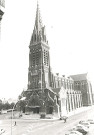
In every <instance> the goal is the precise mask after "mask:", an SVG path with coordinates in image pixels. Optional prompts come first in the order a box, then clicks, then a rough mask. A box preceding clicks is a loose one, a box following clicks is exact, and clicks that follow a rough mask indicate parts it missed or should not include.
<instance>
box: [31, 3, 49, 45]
mask: <svg viewBox="0 0 94 135" xmlns="http://www.w3.org/2000/svg"><path fill="white" fill-rule="evenodd" d="M40 41H43V42H45V43H46V44H47V45H48V41H47V38H46V32H45V26H43V24H42V19H41V15H40V10H39V4H38V1H37V10H36V17H35V25H34V30H33V34H32V38H31V42H30V46H31V45H32V44H33V45H34V44H35V43H37V42H40Z"/></svg>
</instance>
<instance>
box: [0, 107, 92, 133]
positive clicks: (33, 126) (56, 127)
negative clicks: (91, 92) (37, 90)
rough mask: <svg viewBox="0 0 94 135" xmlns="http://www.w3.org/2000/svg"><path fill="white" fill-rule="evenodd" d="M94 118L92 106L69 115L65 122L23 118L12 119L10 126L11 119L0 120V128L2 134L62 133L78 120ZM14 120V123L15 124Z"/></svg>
mask: <svg viewBox="0 0 94 135" xmlns="http://www.w3.org/2000/svg"><path fill="white" fill-rule="evenodd" d="M90 118H94V107H91V109H90V110H87V111H84V112H81V113H79V114H76V115H74V116H70V117H69V118H68V119H67V122H66V123H64V121H63V120H45V119H44V120H24V119H13V121H12V128H11V119H8V120H1V121H0V128H4V129H5V130H6V131H5V133H3V135H64V134H65V133H67V132H68V131H69V130H70V129H72V127H73V126H75V125H77V124H78V122H79V121H80V120H87V119H90ZM15 121H16V125H14V124H15ZM92 133H94V125H92V131H90V133H89V134H88V135H93V134H92Z"/></svg>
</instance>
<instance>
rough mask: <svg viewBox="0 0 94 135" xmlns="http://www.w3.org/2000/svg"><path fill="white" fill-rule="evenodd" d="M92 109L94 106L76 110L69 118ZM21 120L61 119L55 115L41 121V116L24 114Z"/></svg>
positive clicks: (70, 113)
mask: <svg viewBox="0 0 94 135" xmlns="http://www.w3.org/2000/svg"><path fill="white" fill-rule="evenodd" d="M91 108H94V105H93V106H87V107H81V108H77V109H76V110H74V111H72V112H69V113H68V114H67V116H68V117H70V116H73V115H75V114H78V113H81V112H83V111H86V110H89V109H91ZM20 119H25V120H59V117H55V116H54V115H47V117H46V118H44V119H41V118H40V114H30V115H25V114H23V116H22V117H21V118H20Z"/></svg>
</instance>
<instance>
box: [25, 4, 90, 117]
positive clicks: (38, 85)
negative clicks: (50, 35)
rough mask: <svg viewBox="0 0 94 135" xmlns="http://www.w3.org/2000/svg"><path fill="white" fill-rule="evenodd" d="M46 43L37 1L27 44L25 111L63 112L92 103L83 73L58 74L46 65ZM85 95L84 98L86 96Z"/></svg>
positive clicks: (47, 55) (48, 62) (88, 85)
mask: <svg viewBox="0 0 94 135" xmlns="http://www.w3.org/2000/svg"><path fill="white" fill-rule="evenodd" d="M49 49H50V47H49V44H48V40H47V37H46V32H45V26H44V25H43V24H42V20H41V16H40V10H39V5H38V4H37V11H36V18H35V25H34V30H33V33H32V36H31V41H30V45H29V68H28V89H27V90H26V91H25V95H26V101H27V104H26V107H25V111H26V112H32V113H45V114H46V115H47V114H53V115H55V116H58V117H60V116H64V115H67V114H69V113H70V112H72V111H74V110H75V109H77V108H80V107H82V106H83V105H84V106H88V105H92V88H91V84H90V82H89V81H88V80H87V78H86V74H83V75H74V76H73V75H72V76H69V77H65V76H64V75H62V77H59V74H58V73H57V74H56V75H54V74H53V73H52V71H51V66H50V53H49ZM87 98H88V101H86V99H87Z"/></svg>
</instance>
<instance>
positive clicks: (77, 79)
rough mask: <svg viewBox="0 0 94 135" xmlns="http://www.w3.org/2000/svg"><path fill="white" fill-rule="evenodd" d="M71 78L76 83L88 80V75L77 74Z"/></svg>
mask: <svg viewBox="0 0 94 135" xmlns="http://www.w3.org/2000/svg"><path fill="white" fill-rule="evenodd" d="M70 77H71V78H72V79H73V80H74V81H82V80H87V73H85V74H77V75H70Z"/></svg>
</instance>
